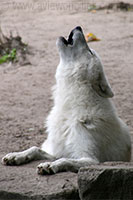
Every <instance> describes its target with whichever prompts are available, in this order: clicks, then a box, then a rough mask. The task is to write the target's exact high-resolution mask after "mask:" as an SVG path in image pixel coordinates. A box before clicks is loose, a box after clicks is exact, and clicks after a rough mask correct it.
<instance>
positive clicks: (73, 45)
mask: <svg viewBox="0 0 133 200" xmlns="http://www.w3.org/2000/svg"><path fill="white" fill-rule="evenodd" d="M57 47H58V50H59V55H60V64H59V67H60V68H65V70H66V71H67V70H69V76H70V73H71V76H73V74H74V73H76V72H77V73H78V77H80V73H81V76H82V79H83V78H84V79H86V80H87V81H88V82H89V83H90V84H91V86H92V88H93V89H94V90H95V92H97V94H98V95H99V96H102V97H105V98H109V97H113V92H112V90H111V87H110V85H109V83H108V81H107V79H106V77H105V74H104V72H103V67H102V63H101V60H100V58H99V56H98V55H97V53H96V52H95V51H94V50H92V49H90V48H89V47H88V45H87V43H86V40H85V37H84V34H83V31H82V29H81V27H79V26H78V27H76V28H75V29H73V30H72V31H71V33H70V35H69V37H68V39H67V40H66V39H65V38H64V37H59V38H58V39H57ZM60 71H62V72H63V71H64V70H60ZM66 74H67V73H66ZM83 74H84V75H83ZM62 75H63V74H62ZM86 80H85V81H86Z"/></svg>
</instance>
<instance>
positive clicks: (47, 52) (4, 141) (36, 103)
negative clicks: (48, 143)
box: [0, 0, 133, 155]
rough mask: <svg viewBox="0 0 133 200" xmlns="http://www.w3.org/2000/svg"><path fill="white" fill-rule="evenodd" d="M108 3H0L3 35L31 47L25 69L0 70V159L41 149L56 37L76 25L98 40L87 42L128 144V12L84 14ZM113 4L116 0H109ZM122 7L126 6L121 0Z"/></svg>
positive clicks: (131, 87)
mask: <svg viewBox="0 0 133 200" xmlns="http://www.w3.org/2000/svg"><path fill="white" fill-rule="evenodd" d="M101 2H102V5H105V4H108V3H109V2H113V1H112V0H106V1H105V0H103V1H98V0H93V1H92V0H88V1H87V0H86V1H78V0H77V1H76V0H71V1H70V0H69V1H66V0H62V1H61V0H57V1H56V3H55V1H54V0H53V1H52V0H47V1H44V0H30V1H28V0H13V1H12V0H5V1H4V0H2V3H0V24H1V27H2V30H3V31H4V33H5V34H6V35H9V33H10V31H12V33H13V34H14V35H16V34H17V33H19V35H20V36H21V37H22V39H23V41H24V42H25V43H27V44H28V45H29V46H30V48H31V54H30V55H28V59H29V62H30V64H26V65H23V66H20V65H18V64H10V63H8V64H2V65H0V154H1V155H5V154H6V153H8V152H11V151H20V150H23V149H26V148H28V147H31V146H33V145H37V146H38V145H40V144H41V143H42V142H43V140H44V138H46V134H45V129H44V128H43V127H44V121H45V118H46V116H47V114H48V112H49V110H50V107H51V105H52V100H51V86H52V85H53V84H54V83H55V79H54V74H55V70H56V67H57V64H58V62H59V56H58V52H57V49H56V39H57V37H58V36H60V35H63V36H67V35H68V34H69V32H70V31H71V29H73V28H74V27H75V26H77V25H80V26H82V28H83V30H84V33H85V34H87V33H88V32H92V33H94V34H95V35H96V36H97V37H98V38H100V39H101V40H100V41H98V42H92V43H89V45H90V47H91V48H94V49H95V50H96V51H97V52H98V53H99V55H100V56H101V58H102V61H103V64H104V69H105V72H106V74H107V77H108V79H109V81H110V84H111V86H112V88H113V91H114V93H115V96H114V98H113V101H114V103H115V105H116V108H117V110H118V114H119V116H120V117H121V118H122V119H123V120H124V121H125V122H126V123H127V124H128V126H129V129H130V132H131V136H132V140H133V120H132V118H133V78H132V77H133V12H132V11H127V12H126V11H116V10H110V11H107V10H101V11H96V12H88V9H87V8H88V6H89V5H90V4H91V3H93V4H94V3H96V5H101ZM114 2H116V0H115V1H114ZM124 2H130V3H131V1H130V0H129V1H127V0H124Z"/></svg>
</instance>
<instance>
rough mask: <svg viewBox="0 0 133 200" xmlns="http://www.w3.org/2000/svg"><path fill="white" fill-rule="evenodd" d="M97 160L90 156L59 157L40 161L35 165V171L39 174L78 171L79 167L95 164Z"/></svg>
mask: <svg viewBox="0 0 133 200" xmlns="http://www.w3.org/2000/svg"><path fill="white" fill-rule="evenodd" d="M97 163H99V162H98V160H96V159H92V158H80V159H68V158H61V159H58V160H56V161H54V162H45V163H41V164H39V165H38V167H37V173H38V174H41V175H47V174H55V173H57V172H64V171H71V172H78V170H79V168H80V167H85V166H88V165H90V164H97Z"/></svg>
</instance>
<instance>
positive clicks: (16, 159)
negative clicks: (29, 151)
mask: <svg viewBox="0 0 133 200" xmlns="http://www.w3.org/2000/svg"><path fill="white" fill-rule="evenodd" d="M22 160H23V158H22V156H20V153H17V152H14V153H9V154H7V155H6V156H4V157H3V158H2V161H1V162H2V164H3V165H20V164H21V163H22Z"/></svg>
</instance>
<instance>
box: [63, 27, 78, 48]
mask: <svg viewBox="0 0 133 200" xmlns="http://www.w3.org/2000/svg"><path fill="white" fill-rule="evenodd" d="M75 30H78V31H81V32H82V29H81V27H80V26H77V27H76V28H75V29H73V30H72V31H71V33H70V35H69V36H68V40H66V39H65V38H63V41H64V44H66V45H71V46H72V45H73V42H74V41H73V35H74V32H75Z"/></svg>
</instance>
